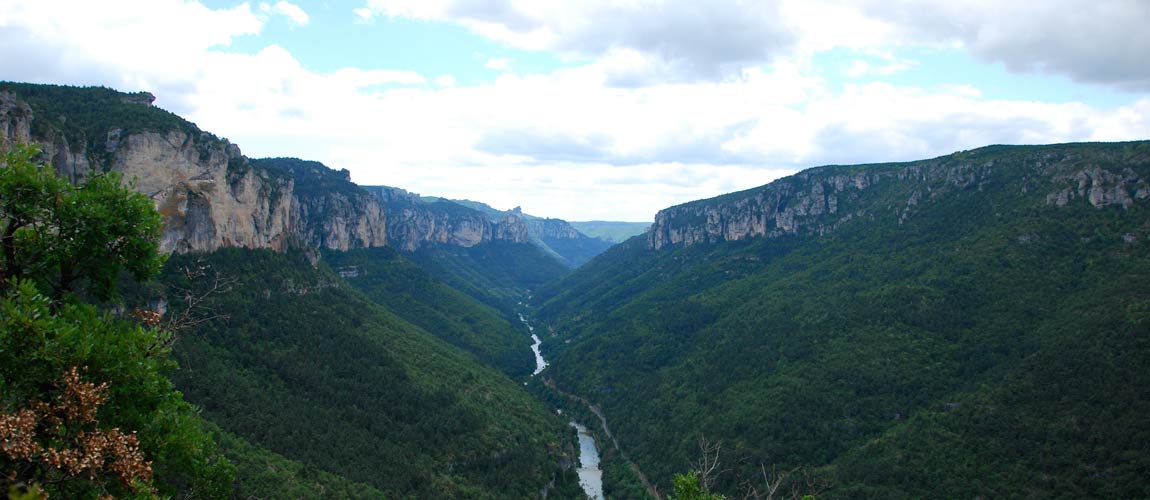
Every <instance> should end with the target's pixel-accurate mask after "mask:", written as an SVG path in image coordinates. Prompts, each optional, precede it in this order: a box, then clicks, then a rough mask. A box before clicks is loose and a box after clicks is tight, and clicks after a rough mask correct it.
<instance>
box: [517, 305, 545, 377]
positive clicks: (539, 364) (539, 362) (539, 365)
mask: <svg viewBox="0 0 1150 500" xmlns="http://www.w3.org/2000/svg"><path fill="white" fill-rule="evenodd" d="M519 321H522V322H523V324H524V325H526V326H527V331H529V332H531V340H532V341H534V343H533V344H531V352H533V353H535V371H534V372H533V373H532V374H531V376H532V377H534V376H536V375H539V373H540V372H542V371H543V370H544V369H545V368H547V360H546V359H543V353H542V352H540V351H539V346H541V345H543V341H542V340H539V336H538V335H535V327H533V326H531V323H530V322H528V321H527V318H524V317H523V314H520V315H519Z"/></svg>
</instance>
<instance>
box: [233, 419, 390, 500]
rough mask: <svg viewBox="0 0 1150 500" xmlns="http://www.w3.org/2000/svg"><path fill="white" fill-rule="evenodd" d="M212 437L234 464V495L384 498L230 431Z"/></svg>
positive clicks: (368, 489)
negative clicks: (264, 447)
mask: <svg viewBox="0 0 1150 500" xmlns="http://www.w3.org/2000/svg"><path fill="white" fill-rule="evenodd" d="M214 436H215V437H216V439H217V441H218V442H219V443H220V448H221V449H222V450H223V452H224V454H225V455H226V456H227V457H228V460H230V461H231V462H232V463H233V464H235V466H236V480H235V489H234V491H233V492H232V497H233V498H293V499H300V500H303V499H315V500H323V499H328V498H363V499H378V498H386V495H384V494H383V492H382V491H379V490H378V489H376V488H373V487H371V486H369V485H366V484H363V483H357V482H353V481H350V480H348V479H345V478H343V477H340V476H337V475H334V474H331V473H328V472H325V471H323V470H320V469H317V468H315V467H309V466H307V465H305V464H304V463H303V462H299V461H297V460H289V459H287V458H284V457H283V456H280V455H278V454H275V453H272V452H270V451H267V450H265V449H263V448H260V447H258V446H255V445H253V444H251V443H250V442H248V441H247V440H245V439H242V438H240V437H237V436H235V435H233V434H231V433H227V432H223V431H220V430H218V429H217V430H216V431H215V432H214Z"/></svg>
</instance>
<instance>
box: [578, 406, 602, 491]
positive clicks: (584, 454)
mask: <svg viewBox="0 0 1150 500" xmlns="http://www.w3.org/2000/svg"><path fill="white" fill-rule="evenodd" d="M571 427H574V428H575V430H576V431H578V433H579V469H578V471H577V472H578V473H579V486H582V487H583V492H584V493H586V494H587V496H588V497H590V498H592V499H594V500H604V499H603V471H602V470H601V469H599V450H598V448H596V447H595V436H592V435H591V431H589V430H587V428H586V427H583V426H582V425H579V424H577V423H575V422H571Z"/></svg>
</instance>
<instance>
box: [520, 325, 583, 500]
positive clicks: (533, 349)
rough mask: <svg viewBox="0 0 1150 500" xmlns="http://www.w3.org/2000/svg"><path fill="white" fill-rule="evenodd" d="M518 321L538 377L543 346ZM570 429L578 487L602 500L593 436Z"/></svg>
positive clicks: (543, 365) (573, 424)
mask: <svg viewBox="0 0 1150 500" xmlns="http://www.w3.org/2000/svg"><path fill="white" fill-rule="evenodd" d="M519 321H522V322H523V324H524V325H525V326H526V327H527V331H529V332H531V340H532V341H533V342H534V343H533V344H531V352H533V353H535V372H534V373H532V374H531V376H532V377H534V376H536V375H539V374H540V373H541V372H542V371H543V370H544V369H546V368H547V360H545V359H543V353H542V352H540V350H539V347H540V346H542V345H543V341H542V340H539V336H538V335H536V334H535V327H533V326H531V322H530V321H528V320H527V318H525V317H523V314H522V313H520V314H519ZM571 427H574V428H575V430H576V432H578V436H579V469H578V470H577V472H578V474H579V486H582V487H583V492H584V493H586V494H587V496H588V497H589V498H592V499H594V500H604V497H603V471H602V470H601V469H600V468H599V449H598V448H596V446H595V436H593V435H592V434H591V431H590V430H588V429H587V428H586V427H584V426H582V425H580V424H578V423H576V422H571Z"/></svg>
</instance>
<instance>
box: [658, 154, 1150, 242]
mask: <svg viewBox="0 0 1150 500" xmlns="http://www.w3.org/2000/svg"><path fill="white" fill-rule="evenodd" d="M1006 174H1010V175H1006ZM1019 174H1021V175H1019ZM1148 178H1150V142H1145V141H1143V142H1134V143H1115V144H1103V145H1099V144H1092V145H1076V144H1067V145H1054V146H1019V147H1011V146H991V147H987V148H981V149H977V150H971V151H965V152H960V153H955V154H953V155H949V156H945V157H940V158H935V159H933V160H924V161H918V162H910V163H900V164H883V165H865V166H849V167H820V168H814V169H810V170H806V171H803V172H800V173H798V174H796V175H793V176H791V177H787V178H784V179H780V180H778V181H775V182H772V183H770V184H767V185H765V186H762V187H759V188H755V189H750V190H747V191H742V192H737V193H731V194H727V195H724V196H720V197H717V198H712V199H708V200H701V201H696V202H691V203H686V204H683V205H678V206H675V207H671V208H667V209H665V210H662V211H660V212H659V213H658V214H657V215H656V216H655V224H654V226H652V228H651V230H650V231H649V232H648V234H647V238H648V243H649V246H650V247H651V248H653V249H661V248H665V247H669V246H689V245H694V244H699V243H713V242H718V241H735V240H742V239H746V238H753V237H767V238H772V237H779V236H783V235H798V234H815V235H821V234H826V233H828V232H831V231H834V230H836V229H837V228H839V227H840V226H842V225H843V224H849V223H850V222H851V221H852V220H853V219H856V218H860V217H867V218H871V219H874V218H882V217H888V218H890V219H891V220H892V221H894V222H897V223H899V224H901V223H903V222H904V221H906V220H907V219H908V218H910V217H913V216H914V214H915V213H916V211H917V210H919V209H920V208H921V206H922V204H924V203H930V202H933V201H937V200H939V199H942V198H945V197H947V196H960V195H962V193H963V192H965V191H969V190H974V191H978V192H983V191H994V190H1001V191H1002V192H1011V193H1022V194H1023V195H1025V196H1023V197H1020V198H1019V197H1016V199H1021V200H1023V202H1024V203H1029V204H1030V205H1032V206H1034V207H1039V206H1044V205H1047V206H1057V207H1063V206H1069V205H1073V204H1074V203H1075V202H1080V203H1088V204H1089V205H1090V206H1092V207H1095V208H1102V207H1106V206H1111V205H1116V206H1119V207H1122V208H1123V209H1125V208H1129V207H1131V206H1132V205H1133V204H1135V203H1137V202H1140V201H1143V200H1146V199H1147V198H1150V183H1148ZM1019 179H1021V180H1019Z"/></svg>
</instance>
